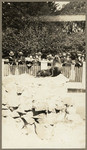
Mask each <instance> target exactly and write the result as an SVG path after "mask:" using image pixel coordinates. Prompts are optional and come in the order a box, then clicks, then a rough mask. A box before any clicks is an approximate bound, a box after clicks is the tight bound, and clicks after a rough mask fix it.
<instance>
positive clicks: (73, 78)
mask: <svg viewBox="0 0 87 150" xmlns="http://www.w3.org/2000/svg"><path fill="white" fill-rule="evenodd" d="M70 80H71V81H75V64H71V75H70Z"/></svg>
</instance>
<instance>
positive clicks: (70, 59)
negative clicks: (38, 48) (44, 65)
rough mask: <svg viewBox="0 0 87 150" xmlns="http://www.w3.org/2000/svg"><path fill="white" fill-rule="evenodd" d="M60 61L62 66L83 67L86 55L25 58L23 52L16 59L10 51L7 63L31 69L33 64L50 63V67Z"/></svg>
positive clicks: (67, 54) (40, 55) (73, 54)
mask: <svg viewBox="0 0 87 150" xmlns="http://www.w3.org/2000/svg"><path fill="white" fill-rule="evenodd" d="M58 58H59V59H60V61H61V63H62V66H71V64H74V65H75V66H76V67H82V65H83V62H84V61H85V55H84V54H81V53H78V54H77V53H76V52H71V53H69V52H68V53H65V52H63V53H59V54H57V55H54V56H53V55H52V54H49V55H47V56H46V57H45V58H44V57H43V55H42V54H41V52H39V53H36V54H35V55H34V56H33V55H28V56H27V57H24V55H23V53H22V52H19V55H18V57H17V58H16V57H15V54H14V52H13V51H10V53H9V56H8V59H5V63H9V64H10V65H23V64H26V65H27V67H28V68H30V67H31V66H32V65H33V63H38V65H40V63H41V61H42V60H46V61H48V66H50V64H51V62H53V61H54V60H55V59H58Z"/></svg>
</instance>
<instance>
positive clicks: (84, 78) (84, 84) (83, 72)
mask: <svg viewBox="0 0 87 150" xmlns="http://www.w3.org/2000/svg"><path fill="white" fill-rule="evenodd" d="M82 85H83V88H84V89H85V88H86V62H83V71H82Z"/></svg>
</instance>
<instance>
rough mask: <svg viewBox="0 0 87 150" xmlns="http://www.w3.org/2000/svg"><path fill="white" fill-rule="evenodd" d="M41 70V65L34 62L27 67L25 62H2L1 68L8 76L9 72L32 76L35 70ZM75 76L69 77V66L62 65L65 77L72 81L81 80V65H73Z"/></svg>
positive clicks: (34, 74)
mask: <svg viewBox="0 0 87 150" xmlns="http://www.w3.org/2000/svg"><path fill="white" fill-rule="evenodd" d="M39 70H41V65H38V64H34V65H33V66H32V67H31V68H29V69H28V67H27V66H26V64H24V65H18V66H17V65H8V64H4V68H3V75H4V76H8V75H9V74H12V75H17V74H23V73H27V74H30V75H33V76H36V73H37V71H39ZM74 72H75V77H74V79H72V78H70V76H71V66H63V69H62V73H63V74H64V76H66V77H67V78H70V81H74V82H82V73H83V67H80V68H78V67H75V70H74Z"/></svg>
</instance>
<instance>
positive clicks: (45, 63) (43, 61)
mask: <svg viewBox="0 0 87 150" xmlns="http://www.w3.org/2000/svg"><path fill="white" fill-rule="evenodd" d="M43 69H48V66H47V61H46V60H42V61H41V70H43Z"/></svg>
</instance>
